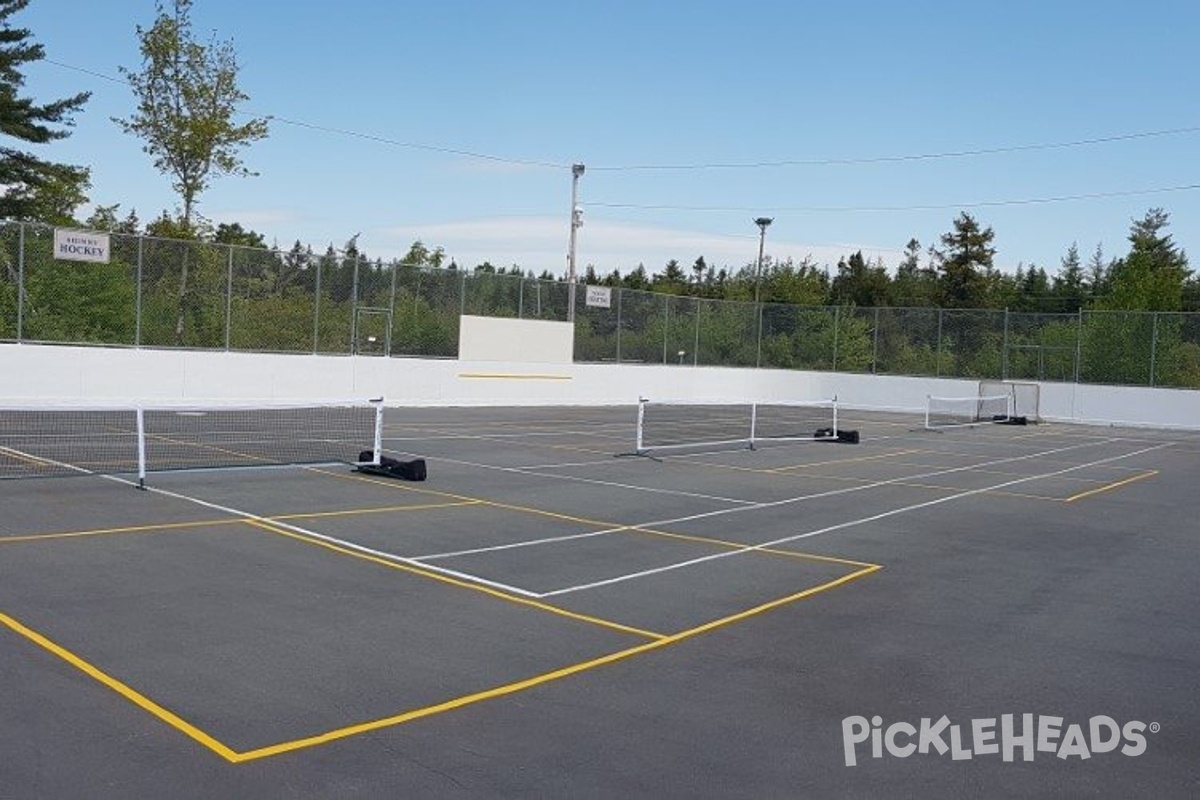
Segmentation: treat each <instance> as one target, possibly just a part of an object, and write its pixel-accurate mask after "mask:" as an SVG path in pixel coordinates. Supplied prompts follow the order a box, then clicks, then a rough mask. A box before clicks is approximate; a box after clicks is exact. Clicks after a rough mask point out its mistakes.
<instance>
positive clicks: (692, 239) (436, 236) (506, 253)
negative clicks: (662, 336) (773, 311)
mask: <svg viewBox="0 0 1200 800" xmlns="http://www.w3.org/2000/svg"><path fill="white" fill-rule="evenodd" d="M569 224H570V223H569V220H568V219H567V218H566V216H565V215H564V217H563V218H561V219H560V218H558V217H490V218H480V219H469V220H457V221H454V222H445V223H436V224H431V225H423V226H420V227H415V226H408V225H398V226H394V227H389V228H383V229H376V230H373V231H372V232H371V237H372V242H373V244H374V246H375V249H377V250H390V251H394V252H398V253H403V252H407V250H408V248H409V246H410V245H411V244H412V243H413V242H414V241H418V240H419V241H421V242H422V243H424V244H425V245H426V246H428V247H441V248H443V250H444V251H445V252H446V255H447V256H448V257H449V258H452V259H454V260H455V261H456V262H458V264H460V265H461V266H464V267H471V266H475V265H477V264H480V263H482V262H484V261H487V262H490V263H491V264H493V265H495V266H510V265H513V264H516V265H519V266H520V267H522V268H523V269H525V270H531V271H533V272H536V273H540V272H541V271H543V270H549V271H550V272H551V273H554V274H561V273H564V272H565V271H566V266H567V249H568V236H569ZM857 250H862V251H863V255H864V256H866V257H867V258H870V259H882V260H883V261H884V262H885V263H886V264H887V265H888V266H890V267H894V266H895V264H896V263H897V262H898V261H899V260H900V257H901V253H900V252H899V251H896V250H892V249H888V248H880V247H873V246H870V245H863V244H855V243H847V244H812V243H803V242H784V241H772V240H771V238H770V235H769V234H768V237H767V247H766V254H767V255H768V256H769V257H770V258H771V259H773V260H775V261H783V260H786V259H789V258H790V259H792V260H793V261H797V262H798V261H801V260H802V259H805V258H811V259H812V260H814V261H816V262H817V263H818V264H822V265H830V266H832V265H833V264H836V263H837V261H838V259H840V258H843V257H844V256H846V255H848V254H850V253H853V252H855V251H857ZM700 256H703V257H704V260H705V261H706V262H707V263H708V264H709V265H711V266H714V267H716V268H721V267H729V268H731V269H738V268H740V267H742V266H745V265H747V264H751V263H753V262H754V261H755V259H757V257H758V237H757V236H753V235H748V236H720V235H715V234H711V233H701V232H696V231H688V230H681V229H674V228H668V227H662V226H650V225H638V224H635V223H628V222H614V221H609V220H591V221H585V223H584V226H583V227H582V228H581V229H580V230H579V234H578V237H577V242H576V264H577V266H578V268H579V269H580V270H581V271H582V270H583V269H585V268H586V267H587V266H588V265H591V266H593V267H594V268H595V270H596V271H597V272H598V273H600V274H605V273H608V272H611V271H613V270H614V269H616V270H620V271H621V272H622V274H624V273H627V272H629V271H630V270H631V269H633V268H635V267H636V266H637V265H638V264H643V265H645V267H646V269H647V270H648V271H650V272H651V273H653V272H658V271H660V270H661V269H662V268H663V266H665V265H666V263H667V262H668V261H670V260H671V259H675V260H677V261H679V262H680V264H682V265H683V266H685V267H688V266H690V265H691V264H692V263H693V262H694V261H695V260H696V258H698V257H700Z"/></svg>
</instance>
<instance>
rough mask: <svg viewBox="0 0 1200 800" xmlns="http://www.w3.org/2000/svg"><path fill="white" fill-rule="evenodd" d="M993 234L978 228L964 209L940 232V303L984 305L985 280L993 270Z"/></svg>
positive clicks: (967, 306)
mask: <svg viewBox="0 0 1200 800" xmlns="http://www.w3.org/2000/svg"><path fill="white" fill-rule="evenodd" d="M994 236H995V234H993V233H992V229H991V228H980V227H979V223H978V222H977V221H976V220H975V218H974V217H972V216H971V215H970V214H968V213H966V212H963V213H961V214H959V215H958V218H957V219H955V220H954V230H953V231H951V232H950V233H947V234H944V235H943V236H942V246H943V247H944V248H945V250H943V251H940V252H939V253H938V255H939V256H940V258H939V260H940V262H941V263H940V264H939V269H940V272H941V275H940V280H939V284H940V289H941V292H940V294H941V304H942V305H943V306H947V307H950V308H983V307H984V306H985V305H986V296H987V287H988V280H989V278H990V276H991V273H992V259H993V258H994V257H995V255H996V249H995V248H994V247H992V239H993V238H994Z"/></svg>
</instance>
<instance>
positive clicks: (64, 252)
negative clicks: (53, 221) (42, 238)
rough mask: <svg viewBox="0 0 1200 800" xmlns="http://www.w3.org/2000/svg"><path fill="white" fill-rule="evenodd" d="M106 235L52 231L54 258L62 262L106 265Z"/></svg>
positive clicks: (67, 229) (89, 232) (61, 230)
mask: <svg viewBox="0 0 1200 800" xmlns="http://www.w3.org/2000/svg"><path fill="white" fill-rule="evenodd" d="M108 252H109V248H108V234H107V233H94V232H92V231H77V230H72V229H71V228H55V229H54V257H55V258H58V259H61V260H63V261H91V262H92V263H95V264H107V263H108Z"/></svg>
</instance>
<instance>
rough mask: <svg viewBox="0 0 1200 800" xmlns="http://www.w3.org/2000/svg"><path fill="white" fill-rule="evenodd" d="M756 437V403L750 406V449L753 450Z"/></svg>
mask: <svg viewBox="0 0 1200 800" xmlns="http://www.w3.org/2000/svg"><path fill="white" fill-rule="evenodd" d="M757 436H758V403H751V405H750V449H751V450H753V449H754V440H755V438H756V437H757Z"/></svg>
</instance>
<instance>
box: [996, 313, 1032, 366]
mask: <svg viewBox="0 0 1200 800" xmlns="http://www.w3.org/2000/svg"><path fill="white" fill-rule="evenodd" d="M1001 346H1002V347H1003V348H1004V349H1003V350H1001V351H1000V380H1002V381H1006V380H1008V306H1005V307H1004V338H1003V344H1002V345H1001ZM1038 350H1039V352H1040V351H1041V348H1040V347H1039V348H1038ZM1041 377H1042V376H1041V371H1040V370H1039V372H1038V378H1039V379H1041Z"/></svg>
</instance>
